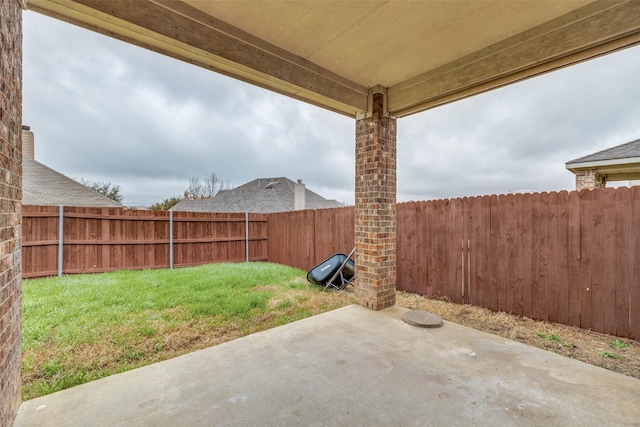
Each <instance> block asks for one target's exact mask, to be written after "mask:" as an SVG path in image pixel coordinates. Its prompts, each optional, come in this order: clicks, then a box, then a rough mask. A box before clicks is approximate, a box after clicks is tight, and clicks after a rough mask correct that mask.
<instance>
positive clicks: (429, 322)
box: [402, 310, 442, 328]
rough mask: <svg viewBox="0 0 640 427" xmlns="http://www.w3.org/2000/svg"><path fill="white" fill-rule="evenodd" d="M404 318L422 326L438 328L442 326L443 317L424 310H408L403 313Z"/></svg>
mask: <svg viewBox="0 0 640 427" xmlns="http://www.w3.org/2000/svg"><path fill="white" fill-rule="evenodd" d="M402 320H404V321H405V322H407V323H408V324H410V325H413V326H418V327H420V328H438V327H440V326H442V319H441V318H439V317H438V316H436V315H435V314H431V313H429V312H426V311H422V310H413V311H407V312H406V313H405V314H403V315H402Z"/></svg>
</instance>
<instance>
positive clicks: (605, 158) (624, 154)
mask: <svg viewBox="0 0 640 427" xmlns="http://www.w3.org/2000/svg"><path fill="white" fill-rule="evenodd" d="M618 160H623V161H624V162H625V163H629V162H630V161H635V162H640V139H636V140H635V141H631V142H627V143H625V144H621V145H618V146H615V147H611V148H607V149H606V150H602V151H598V152H597V153H593V154H588V155H586V156H582V157H578V158H577V159H574V160H571V161H569V162H567V168H569V166H572V167H580V166H581V165H582V164H587V166H588V165H593V164H594V163H596V162H597V163H603V162H606V163H607V164H611V162H612V161H618Z"/></svg>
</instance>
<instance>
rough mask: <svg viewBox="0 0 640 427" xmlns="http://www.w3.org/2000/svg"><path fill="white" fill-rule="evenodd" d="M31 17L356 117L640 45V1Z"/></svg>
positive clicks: (254, 7)
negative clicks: (378, 101)
mask: <svg viewBox="0 0 640 427" xmlns="http://www.w3.org/2000/svg"><path fill="white" fill-rule="evenodd" d="M27 6H28V8H29V9H30V10H34V11H37V12H41V13H43V14H46V15H49V16H52V17H55V18H59V19H61V20H64V21H67V22H70V23H73V24H77V25H80V26H82V27H85V28H88V29H91V30H94V31H98V32H100V33H103V34H106V35H109V36H112V37H114V38H118V39H121V40H124V41H127V42H130V43H133V44H136V45H139V46H142V47H145V48H148V49H151V50H154V51H156V52H159V53H162V54H165V55H168V56H171V57H174V58H177V59H180V60H183V61H187V62H189V63H193V64H195V65H198V66H201V67H205V68H208V69H210V70H213V71H216V72H218V73H222V74H225V75H228V76H231V77H234V78H237V79H240V80H243V81H245V82H249V83H252V84H255V85H258V86H261V87H263V88H266V89H269V90H272V91H275V92H278V93H282V94H285V95H288V96H291V97H293V98H297V99H300V100H303V101H306V102H309V103H312V104H315V105H318V106H320V107H323V108H326V109H329V110H332V111H336V112H339V113H342V114H346V115H349V116H352V117H356V116H358V115H359V114H362V113H363V112H366V111H368V110H369V104H370V98H371V94H372V93H374V92H381V93H383V94H384V95H385V96H386V99H385V100H386V104H385V105H386V109H387V112H388V113H389V114H391V115H393V116H396V117H402V116H406V115H409V114H412V113H415V112H418V111H422V110H425V109H429V108H432V107H435V106H438V105H441V104H445V103H448V102H451V101H455V100H457V99H461V98H464V97H467V96H471V95H474V94H477V93H480V92H484V91H487V90H490V89H494V88H497V87H500V86H504V85H507V84H510V83H513V82H516V81H519V80H523V79H526V78H530V77H532V76H536V75H538V74H541V73H545V72H548V71H551V70H555V69H558V68H560V67H565V66H568V65H571V64H574V63H577V62H580V61H584V60H587V59H590V58H593V57H597V56H599V55H603V54H606V53H609V52H613V51H616V50H619V49H623V48H626V47H629V46H633V45H636V44H639V43H640V1H636V0H619V1H617V0H616V1H591V0H570V1H564V0H558V1H553V2H541V1H537V0H533V1H532V0H520V1H482V2H478V1H424V2H395V1H369V2H324V1H314V0H311V1H239V2H217V1H207V0H109V1H104V0H28V1H27Z"/></svg>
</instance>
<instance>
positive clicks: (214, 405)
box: [14, 305, 640, 427]
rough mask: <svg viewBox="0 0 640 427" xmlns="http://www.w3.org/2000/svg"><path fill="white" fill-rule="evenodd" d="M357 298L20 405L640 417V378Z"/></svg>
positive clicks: (180, 419) (173, 412)
mask: <svg viewBox="0 0 640 427" xmlns="http://www.w3.org/2000/svg"><path fill="white" fill-rule="evenodd" d="M405 312H406V310H405V309H402V308H399V307H392V308H389V309H386V310H382V311H379V312H375V311H372V310H368V309H366V308H364V307H361V306H358V305H352V306H347V307H344V308H341V309H338V310H334V311H332V312H328V313H324V314H321V315H318V316H314V317H310V318H307V319H304V320H301V321H298V322H295V323H291V324H288V325H284V326H281V327H278V328H275V329H271V330H268V331H264V332H261V333H257V334H254V335H250V336H247V337H244V338H240V339H237V340H235V341H231V342H228V343H225V344H221V345H218V346H215V347H211V348H208V349H205V350H201V351H198V352H194V353H190V354H187V355H185V356H181V357H177V358H175V359H171V360H167V361H165V362H161V363H156V364H153V365H150V366H147V367H144V368H139V369H136V370H134V371H129V372H125V373H122V374H118V375H114V376H111V377H108V378H104V379H101V380H97V381H94V382H91V383H87V384H83V385H81V386H77V387H73V388H70V389H67V390H64V391H61V392H58V393H54V394H51V395H47V396H43V397H40V398H37V399H33V400H30V401H27V402H24V403H23V404H22V406H21V408H20V411H19V413H18V417H17V419H16V423H15V424H14V427H32V426H48V427H58V426H60V427H61V426H69V425H74V426H105V427H106V426H133V425H135V426H210V425H237V426H255V425H261V426H275V425H290V426H302V425H304V426H327V425H335V426H340V425H356V426H383V425H384V426H411V425H426V426H463V425H464V426H468V425H477V426H540V425H549V426H570V425H580V426H603V425H615V426H624V425H628V426H631V425H636V424H637V421H638V419H639V418H640V408H639V407H638V405H637V402H638V400H639V399H640V381H638V380H637V379H634V378H631V377H627V376H624V375H621V374H617V373H614V372H610V371H607V370H605V369H602V368H598V367H595V366H592V365H588V364H585V363H582V362H579V361H576V360H573V359H568V358H566V357H562V356H559V355H557V354H554V353H551V352H548V351H544V350H540V349H537V348H533V347H529V346H526V345H523V344H520V343H517V342H514V341H510V340H506V339H504V338H500V337H497V336H495V335H491V334H487V333H484V332H479V331H476V330H473V329H469V328H466V327H463V326H459V325H456V324H454V323H448V322H446V323H445V325H444V326H443V327H441V328H436V329H425V328H418V327H415V326H411V325H409V324H407V323H405V322H403V321H402V315H403V314H404V313H405Z"/></svg>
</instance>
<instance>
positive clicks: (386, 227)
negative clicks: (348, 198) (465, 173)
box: [355, 94, 396, 310]
mask: <svg viewBox="0 0 640 427" xmlns="http://www.w3.org/2000/svg"><path fill="white" fill-rule="evenodd" d="M355 187H356V188H355V190H356V194H355V199H356V200H355V211H356V212H355V221H356V225H355V244H356V248H357V250H356V259H355V261H356V265H357V267H356V268H357V274H356V289H355V297H356V302H357V303H358V304H361V305H364V306H366V307H369V308H372V309H374V310H382V309H384V308H387V307H391V306H393V305H394V304H395V299H396V294H395V291H396V119H394V118H392V117H389V116H385V114H384V110H383V95H382V94H375V95H373V109H372V114H371V117H367V118H363V119H360V120H358V121H357V122H356V186H355Z"/></svg>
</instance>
